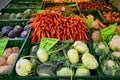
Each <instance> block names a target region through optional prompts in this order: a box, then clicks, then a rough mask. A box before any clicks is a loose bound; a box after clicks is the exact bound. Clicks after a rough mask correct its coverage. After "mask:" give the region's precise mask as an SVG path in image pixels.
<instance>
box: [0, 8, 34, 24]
mask: <svg viewBox="0 0 120 80" xmlns="http://www.w3.org/2000/svg"><path fill="white" fill-rule="evenodd" d="M27 9H32V8H19V9H18V8H4V9H2V10H1V11H0V14H4V13H24V11H25V10H27ZM32 10H33V11H34V12H35V9H32ZM1 18H2V15H0V21H8V22H9V21H11V22H12V21H13V22H14V21H18V22H19V21H20V22H21V21H28V20H29V19H15V20H10V19H1ZM31 18H32V17H31Z"/></svg>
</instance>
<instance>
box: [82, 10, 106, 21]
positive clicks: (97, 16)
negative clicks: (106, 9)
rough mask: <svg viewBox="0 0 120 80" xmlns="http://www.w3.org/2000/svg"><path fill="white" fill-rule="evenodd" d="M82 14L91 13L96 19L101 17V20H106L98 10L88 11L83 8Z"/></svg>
mask: <svg viewBox="0 0 120 80" xmlns="http://www.w3.org/2000/svg"><path fill="white" fill-rule="evenodd" d="M81 14H84V15H85V16H88V15H89V14H91V15H93V16H94V18H95V19H99V20H100V21H101V22H104V19H103V17H102V16H101V15H100V14H99V12H98V11H86V10H82V11H81Z"/></svg>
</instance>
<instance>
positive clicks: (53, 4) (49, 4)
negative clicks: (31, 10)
mask: <svg viewBox="0 0 120 80" xmlns="http://www.w3.org/2000/svg"><path fill="white" fill-rule="evenodd" d="M70 4H76V3H74V2H66V3H53V2H51V3H49V2H46V3H44V4H43V5H42V7H41V9H45V8H47V7H52V6H58V5H65V6H67V5H70ZM75 7H76V10H75V11H77V10H78V9H77V6H75Z"/></svg>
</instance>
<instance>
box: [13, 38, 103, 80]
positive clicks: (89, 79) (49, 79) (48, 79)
mask: <svg viewBox="0 0 120 80" xmlns="http://www.w3.org/2000/svg"><path fill="white" fill-rule="evenodd" d="M26 44H28V45H29V49H28V48H27V49H26V50H27V51H28V52H27V51H23V52H22V54H21V56H27V55H29V54H30V49H31V47H32V46H34V45H39V43H31V44H30V40H28V41H27V43H26ZM91 74H92V75H91V76H74V77H73V80H80V79H82V80H102V79H103V78H102V77H101V72H100V70H99V68H97V69H96V70H92V71H91ZM15 76H16V80H59V79H63V80H70V79H71V77H70V76H37V75H35V76H32V75H29V76H18V75H17V74H15Z"/></svg>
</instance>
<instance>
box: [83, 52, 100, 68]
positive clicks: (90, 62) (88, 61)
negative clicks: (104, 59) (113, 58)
mask: <svg viewBox="0 0 120 80" xmlns="http://www.w3.org/2000/svg"><path fill="white" fill-rule="evenodd" d="M82 62H83V65H84V66H85V67H87V68H88V69H96V68H97V67H98V62H97V60H96V59H95V57H94V56H93V55H91V54H90V53H88V52H86V53H84V54H83V55H82Z"/></svg>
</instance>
